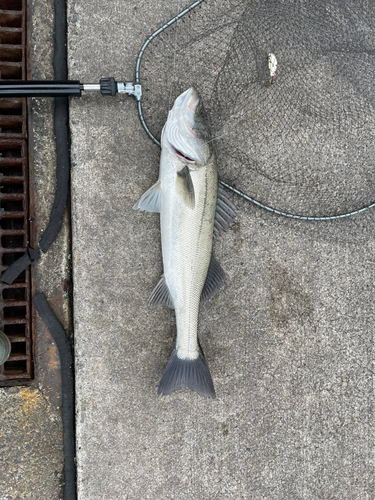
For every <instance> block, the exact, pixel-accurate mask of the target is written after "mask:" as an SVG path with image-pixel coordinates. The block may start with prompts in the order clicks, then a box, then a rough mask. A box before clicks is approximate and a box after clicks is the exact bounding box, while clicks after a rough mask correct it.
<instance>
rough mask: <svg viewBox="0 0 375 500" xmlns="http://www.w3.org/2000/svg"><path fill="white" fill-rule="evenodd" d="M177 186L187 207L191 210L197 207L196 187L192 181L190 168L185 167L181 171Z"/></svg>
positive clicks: (178, 174) (178, 173)
mask: <svg viewBox="0 0 375 500" xmlns="http://www.w3.org/2000/svg"><path fill="white" fill-rule="evenodd" d="M176 186H177V192H178V194H179V195H180V196H181V198H182V199H183V201H184V203H185V205H187V206H188V207H190V208H194V206H195V194H194V185H193V181H192V180H191V175H190V171H189V167H188V166H187V165H185V166H184V168H183V169H182V170H179V171H178V172H177V178H176Z"/></svg>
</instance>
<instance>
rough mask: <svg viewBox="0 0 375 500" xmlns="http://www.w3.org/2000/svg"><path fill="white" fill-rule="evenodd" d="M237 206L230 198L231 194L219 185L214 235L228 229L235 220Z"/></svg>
mask: <svg viewBox="0 0 375 500" xmlns="http://www.w3.org/2000/svg"><path fill="white" fill-rule="evenodd" d="M236 210H237V207H236V206H235V205H233V203H232V202H231V201H230V199H229V195H228V194H227V193H226V192H225V191H224V189H223V188H222V187H221V186H220V185H219V189H218V192H217V204H216V214H215V224H214V227H215V230H214V235H215V236H217V235H219V234H220V233H222V232H223V231H226V230H227V229H228V228H230V226H231V225H232V224H233V223H234V222H235V219H236V217H237V213H236Z"/></svg>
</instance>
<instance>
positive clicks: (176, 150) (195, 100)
mask: <svg viewBox="0 0 375 500" xmlns="http://www.w3.org/2000/svg"><path fill="white" fill-rule="evenodd" d="M200 107H201V98H200V96H199V94H198V92H197V90H196V89H195V88H194V87H190V88H189V89H187V90H186V91H185V92H183V93H182V94H181V95H179V96H178V97H177V99H176V100H175V102H174V105H173V107H172V109H171V110H170V112H169V114H168V120H167V122H166V124H165V126H164V129H163V132H162V140H164V141H165V144H166V145H167V147H168V149H169V150H170V151H171V153H173V154H174V155H175V156H176V157H177V158H178V159H179V160H180V161H182V162H184V163H185V164H186V163H188V164H194V163H200V162H201V151H200V150H199V145H198V143H197V137H196V130H195V126H196V113H197V112H198V111H199V109H200Z"/></svg>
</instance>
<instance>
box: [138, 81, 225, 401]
mask: <svg viewBox="0 0 375 500" xmlns="http://www.w3.org/2000/svg"><path fill="white" fill-rule="evenodd" d="M161 147H162V152H161V159H160V173H159V179H158V181H157V182H156V184H155V185H154V186H152V188H150V189H149V190H148V191H146V193H145V194H144V195H143V196H142V198H141V199H140V200H139V201H138V202H137V203H136V205H135V206H134V207H133V208H135V209H139V210H147V211H154V212H160V227H161V242H162V254H163V266H164V274H163V276H162V278H161V280H160V281H159V283H158V284H157V286H156V288H155V289H154V291H153V293H152V294H151V297H150V305H167V306H169V307H171V308H173V309H175V314H176V325H177V339H176V347H175V349H174V350H173V352H172V355H171V358H170V360H169V362H168V365H167V367H166V369H165V371H164V373H163V376H162V378H161V381H160V384H159V390H158V392H159V394H170V393H171V392H173V391H175V390H177V389H180V388H182V387H189V388H190V389H192V390H194V391H196V392H197V393H198V394H199V395H201V396H202V397H212V398H213V397H215V390H214V386H213V383H212V379H211V375H210V372H209V369H208V366H207V363H206V360H205V358H204V356H203V352H202V350H201V348H200V346H199V341H198V312H199V305H200V303H201V301H202V298H203V299H205V298H209V297H210V296H211V295H212V294H213V292H214V291H215V290H216V289H217V288H218V287H219V286H220V285H221V283H222V281H223V280H224V272H223V271H222V269H221V267H220V265H219V264H218V263H217V261H216V260H215V259H214V258H213V256H212V241H213V232H214V226H215V214H216V211H217V207H218V176H217V165H216V158H215V154H214V151H213V148H212V147H211V144H210V142H209V133H208V127H207V125H206V122H205V115H204V111H203V107H202V101H201V98H200V97H199V94H198V93H197V91H196V90H195V89H194V88H193V87H191V88H190V89H188V90H187V91H186V92H184V93H183V94H181V95H180V96H179V97H178V98H177V99H176V101H175V103H174V106H173V108H172V110H171V111H170V112H169V115H168V120H167V122H166V124H165V126H164V129H163V132H162V139H161ZM223 200H224V201H223ZM228 203H229V205H226V203H225V197H222V201H221V205H222V206H223V207H224V208H223V211H224V212H225V214H226V215H227V220H228V222H229V219H230V218H231V217H232V216H233V215H234V212H233V208H234V206H233V205H231V204H230V202H228ZM230 205H231V207H232V208H231V207H230ZM228 207H229V208H228ZM231 210H232V212H231ZM229 213H231V215H229ZM224 217H225V216H224Z"/></svg>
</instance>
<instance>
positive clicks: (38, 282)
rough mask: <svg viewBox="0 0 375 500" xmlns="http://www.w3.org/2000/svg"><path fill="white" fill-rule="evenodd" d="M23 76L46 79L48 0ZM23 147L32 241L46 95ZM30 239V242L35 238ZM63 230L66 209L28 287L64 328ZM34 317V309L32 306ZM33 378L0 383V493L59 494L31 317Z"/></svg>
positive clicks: (50, 162)
mask: <svg viewBox="0 0 375 500" xmlns="http://www.w3.org/2000/svg"><path fill="white" fill-rule="evenodd" d="M29 19H30V23H29V41H30V56H31V74H30V75H29V78H33V79H35V80H44V79H53V65H52V62H53V22H54V15H53V1H52V0H33V2H29ZM29 125H30V129H29V153H30V155H31V157H32V159H33V164H34V171H33V175H32V177H31V191H32V193H33V195H34V204H35V213H34V217H35V226H36V227H35V230H36V234H35V241H39V239H40V237H41V234H42V231H43V229H44V228H46V227H47V224H48V220H49V214H50V210H51V207H52V204H53V200H54V192H55V162H56V160H55V141H54V132H53V101H52V100H49V99H32V100H31V101H30V107H29ZM35 241H31V245H34V244H35ZM69 253H70V236H69V224H68V217H67V215H66V217H65V220H64V223H63V225H62V228H61V231H60V233H59V235H58V237H57V239H56V241H55V242H54V243H53V244H52V246H51V248H50V250H49V251H48V253H47V254H42V257H41V259H40V260H39V261H38V262H37V263H34V264H33V266H32V273H33V287H34V289H33V292H34V293H37V292H43V293H44V294H45V295H46V297H47V299H48V301H49V303H50V305H51V307H52V308H53V310H54V312H55V314H56V315H57V316H58V318H59V320H60V321H61V322H62V323H63V325H64V327H65V328H66V330H67V331H68V332H69V330H70V329H71V326H70V325H71V318H70V315H71V312H70V307H69V303H70V299H69V288H70V285H69V280H70V259H69ZM34 314H35V315H36V312H35V311H34ZM33 347H34V353H35V359H34V361H35V366H34V368H35V379H34V381H32V382H31V383H30V384H28V385H26V386H19V387H8V388H6V387H4V388H0V499H1V500H26V499H35V500H46V499H48V500H60V499H61V498H62V493H63V481H64V474H63V462H64V461H63V446H62V422H61V379H60V361H59V355H58V351H57V349H56V346H55V345H54V342H53V340H52V337H51V336H50V334H49V332H48V330H47V329H46V327H45V325H44V323H43V322H42V321H41V320H40V318H39V317H38V316H36V331H35V343H34V346H33Z"/></svg>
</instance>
